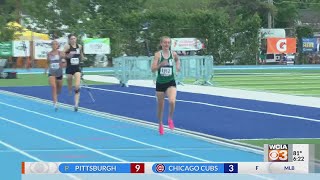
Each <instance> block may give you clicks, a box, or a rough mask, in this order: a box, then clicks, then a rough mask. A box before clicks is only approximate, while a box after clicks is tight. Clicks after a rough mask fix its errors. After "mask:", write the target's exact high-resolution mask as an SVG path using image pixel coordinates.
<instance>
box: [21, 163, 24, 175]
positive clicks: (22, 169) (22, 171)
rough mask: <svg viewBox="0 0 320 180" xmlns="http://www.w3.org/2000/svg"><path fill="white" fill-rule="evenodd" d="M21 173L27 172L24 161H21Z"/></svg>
mask: <svg viewBox="0 0 320 180" xmlns="http://www.w3.org/2000/svg"><path fill="white" fill-rule="evenodd" d="M21 173H22V174H25V164H24V162H22V163H21Z"/></svg>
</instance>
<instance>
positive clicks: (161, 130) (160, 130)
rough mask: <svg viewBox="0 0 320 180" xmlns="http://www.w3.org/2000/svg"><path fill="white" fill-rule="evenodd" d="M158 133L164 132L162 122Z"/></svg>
mask: <svg viewBox="0 0 320 180" xmlns="http://www.w3.org/2000/svg"><path fill="white" fill-rule="evenodd" d="M159 133H160V135H163V134H164V129H163V124H161V125H159Z"/></svg>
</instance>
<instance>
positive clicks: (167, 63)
mask: <svg viewBox="0 0 320 180" xmlns="http://www.w3.org/2000/svg"><path fill="white" fill-rule="evenodd" d="M168 65H169V62H168V60H164V61H162V62H161V63H160V64H159V67H162V66H168Z"/></svg>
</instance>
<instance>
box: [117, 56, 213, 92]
mask: <svg viewBox="0 0 320 180" xmlns="http://www.w3.org/2000/svg"><path fill="white" fill-rule="evenodd" d="M152 60H153V57H147V56H139V57H131V56H124V57H118V58H114V59H113V64H114V75H115V77H116V78H117V79H118V80H119V81H120V84H121V85H122V86H126V87H127V86H128V81H129V80H155V79H156V73H152V72H151V63H152ZM180 62H181V70H180V72H179V73H177V74H176V80H177V83H178V84H183V83H184V82H185V81H188V82H190V81H191V82H192V81H193V83H194V84H203V85H212V83H211V80H212V78H213V57H212V56H181V57H180Z"/></svg>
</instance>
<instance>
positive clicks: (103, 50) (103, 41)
mask: <svg viewBox="0 0 320 180" xmlns="http://www.w3.org/2000/svg"><path fill="white" fill-rule="evenodd" d="M83 43H84V46H83V48H84V53H85V54H110V51H111V49H110V39H109V38H96V39H94V38H87V39H84V40H83Z"/></svg>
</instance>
